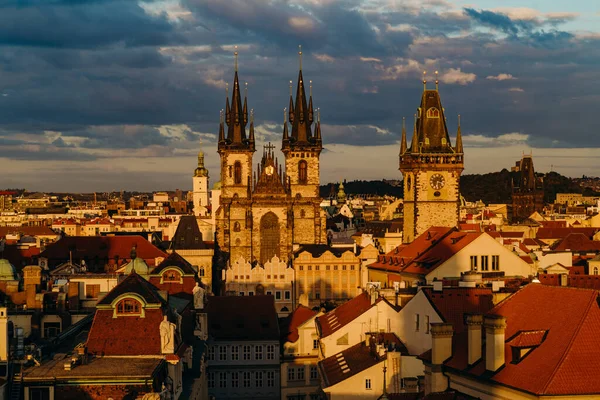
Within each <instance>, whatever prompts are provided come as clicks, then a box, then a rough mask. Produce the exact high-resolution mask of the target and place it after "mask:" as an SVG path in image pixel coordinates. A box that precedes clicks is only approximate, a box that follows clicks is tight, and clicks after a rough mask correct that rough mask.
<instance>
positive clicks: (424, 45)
mask: <svg viewBox="0 0 600 400" xmlns="http://www.w3.org/2000/svg"><path fill="white" fill-rule="evenodd" d="M11 3H12V4H11ZM299 44H300V45H302V50H303V53H304V56H303V72H304V78H305V79H306V80H312V81H313V95H314V101H315V105H316V106H317V107H320V109H321V120H322V133H323V142H324V145H325V151H324V153H323V155H322V169H321V180H322V182H331V181H337V180H340V179H344V178H345V179H348V180H352V179H380V178H390V179H393V178H400V177H401V174H400V172H399V171H398V149H399V145H398V142H399V137H400V132H401V126H402V117H406V118H407V125H408V126H409V135H410V126H411V124H412V115H413V114H414V112H415V109H416V107H417V106H418V102H419V99H420V93H421V91H422V88H423V85H422V84H421V83H420V79H421V74H422V71H424V70H427V71H429V76H430V79H431V78H432V76H433V71H435V70H439V72H440V81H441V83H440V92H441V95H442V101H443V104H444V107H445V110H446V116H447V118H448V125H449V126H450V127H451V129H452V133H451V136H453V135H454V133H455V130H456V123H457V114H461V116H462V131H463V135H464V142H465V146H466V149H465V153H466V168H465V173H483V172H490V171H497V170H500V169H501V168H504V167H506V168H509V167H510V166H511V165H513V164H514V162H515V161H516V160H517V159H518V158H520V156H521V155H522V154H523V152H526V153H529V152H532V153H533V156H534V162H535V165H536V169H537V170H538V171H541V172H545V171H549V170H551V169H553V170H555V171H558V172H561V173H563V174H565V175H569V176H579V175H582V174H587V175H600V171H599V169H598V161H599V158H600V156H599V154H600V152H599V151H598V147H600V122H599V121H600V119H599V118H598V113H599V111H598V110H599V109H600V69H599V68H598V66H599V65H600V5H599V4H598V2H597V1H595V0H594V1H593V0H577V1H571V2H565V1H559V0H544V1H541V0H537V1H527V0H520V1H517V0H469V1H468V2H462V1H456V0H299V1H292V0H227V1H223V0H165V1H144V2H135V1H132V0H77V1H73V0H19V1H17V0H5V1H2V2H0V165H1V166H2V167H1V168H0V188H5V187H25V188H27V189H28V190H31V191H34V190H40V191H49V190H55V191H67V190H69V191H109V190H121V189H129V190H159V189H169V190H170V189H175V188H181V189H189V188H191V174H192V172H193V170H194V168H195V166H196V154H197V152H198V149H199V147H200V143H202V147H203V150H204V151H205V152H206V154H207V155H206V157H207V167H208V168H209V170H210V176H211V183H214V182H216V181H218V180H219V179H220V178H219V171H218V155H217V153H216V133H217V129H218V122H219V110H220V109H222V108H223V107H224V105H225V101H224V98H225V87H226V82H229V84H230V87H231V81H232V80H233V51H234V47H235V46H238V48H239V70H240V79H241V80H242V81H243V82H248V88H249V89H248V92H249V93H248V97H249V99H248V100H249V105H250V107H251V108H253V109H254V111H255V118H256V120H255V121H256V125H257V129H256V131H257V138H258V140H259V141H260V142H261V143H264V142H267V141H272V142H276V143H277V144H279V143H280V140H281V139H280V137H281V132H282V119H283V108H284V107H285V106H286V105H287V101H288V96H289V89H288V85H289V81H290V80H293V81H294V85H295V84H296V79H297V74H298V54H297V51H298V45H299ZM258 158H259V157H258V152H257V155H256V156H255V160H254V161H255V163H257V162H258V161H259V159H258Z"/></svg>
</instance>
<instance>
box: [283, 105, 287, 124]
mask: <svg viewBox="0 0 600 400" xmlns="http://www.w3.org/2000/svg"><path fill="white" fill-rule="evenodd" d="M283 123H284V124H287V107H283Z"/></svg>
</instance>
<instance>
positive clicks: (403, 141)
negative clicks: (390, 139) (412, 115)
mask: <svg viewBox="0 0 600 400" xmlns="http://www.w3.org/2000/svg"><path fill="white" fill-rule="evenodd" d="M406 148H407V144H406V118H405V117H402V139H400V155H403V154H404V153H406Z"/></svg>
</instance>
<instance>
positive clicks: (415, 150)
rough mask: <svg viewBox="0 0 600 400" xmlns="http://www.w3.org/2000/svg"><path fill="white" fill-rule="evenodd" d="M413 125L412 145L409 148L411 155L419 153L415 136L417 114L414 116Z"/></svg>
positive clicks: (417, 139) (417, 140)
mask: <svg viewBox="0 0 600 400" xmlns="http://www.w3.org/2000/svg"><path fill="white" fill-rule="evenodd" d="M413 117H414V123H413V135H412V143H411V146H410V152H411V153H418V152H419V138H418V135H417V114H414V116H413Z"/></svg>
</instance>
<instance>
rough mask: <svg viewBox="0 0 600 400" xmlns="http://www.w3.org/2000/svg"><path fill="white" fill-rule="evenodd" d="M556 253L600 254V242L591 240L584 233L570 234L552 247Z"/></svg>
mask: <svg viewBox="0 0 600 400" xmlns="http://www.w3.org/2000/svg"><path fill="white" fill-rule="evenodd" d="M552 250H554V251H572V252H600V242H597V241H595V240H591V239H589V238H588V237H587V236H586V235H584V234H583V233H570V234H568V235H567V236H566V237H564V238H563V239H562V240H560V241H559V242H558V243H556V244H554V245H552Z"/></svg>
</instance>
